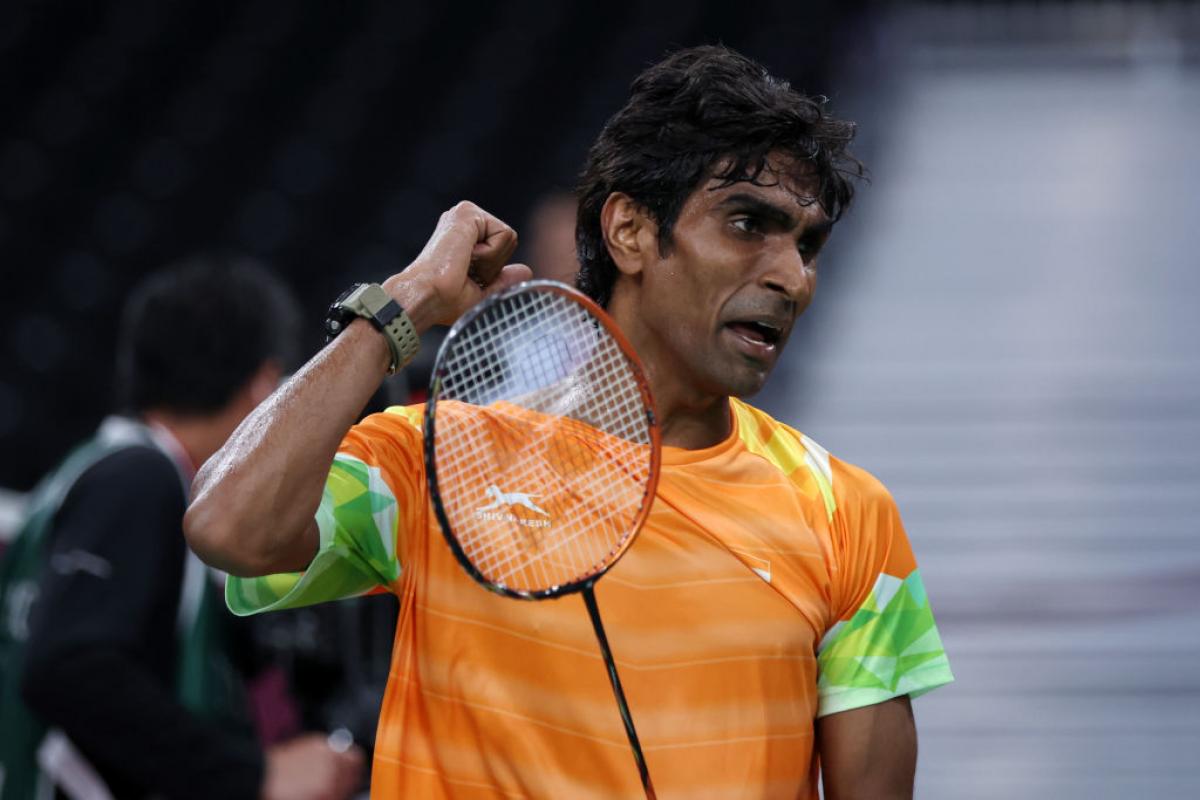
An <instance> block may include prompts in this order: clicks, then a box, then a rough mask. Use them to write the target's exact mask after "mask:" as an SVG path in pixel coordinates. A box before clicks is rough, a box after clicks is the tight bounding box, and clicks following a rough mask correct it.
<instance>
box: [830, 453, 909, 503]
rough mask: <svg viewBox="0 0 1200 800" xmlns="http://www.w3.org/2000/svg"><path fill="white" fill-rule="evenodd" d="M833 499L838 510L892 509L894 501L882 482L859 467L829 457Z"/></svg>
mask: <svg viewBox="0 0 1200 800" xmlns="http://www.w3.org/2000/svg"><path fill="white" fill-rule="evenodd" d="M829 467H830V472H831V474H832V475H833V479H832V481H833V490H834V497H835V499H836V500H837V503H838V506H839V507H840V508H845V509H847V510H853V509H856V508H859V509H861V508H864V507H875V508H879V507H892V506H895V504H896V501H895V500H894V499H893V498H892V493H891V492H890V491H888V488H887V486H885V485H884V484H883V481H881V480H879V478H877V477H875V475H873V474H871V473H870V472H868V471H867V470H865V469H863V468H862V467H860V466H857V465H855V464H851V463H850V462H848V461H843V460H842V459H840V458H836V457H834V456H830V457H829Z"/></svg>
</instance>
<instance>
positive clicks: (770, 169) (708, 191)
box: [688, 153, 828, 222]
mask: <svg viewBox="0 0 1200 800" xmlns="http://www.w3.org/2000/svg"><path fill="white" fill-rule="evenodd" d="M730 166H731V161H730V160H729V159H725V160H723V161H718V162H717V163H716V164H715V165H714V166H713V169H712V171H711V176H710V177H709V178H707V179H706V180H705V181H704V182H703V183H702V184H701V185H700V186H699V187H698V188H697V189H696V191H695V192H693V193H692V196H691V197H689V198H688V204H692V203H695V204H696V205H697V206H699V207H700V208H698V209H697V210H701V209H708V208H712V207H714V206H717V205H719V204H720V203H721V202H722V201H723V200H724V199H725V198H727V197H729V196H730V195H733V194H739V195H747V194H748V195H753V196H755V197H757V198H759V199H761V200H763V201H765V202H769V203H771V204H772V205H774V206H776V207H778V208H780V209H785V210H787V211H788V212H789V213H790V214H792V215H793V216H796V217H798V218H800V219H804V220H806V221H808V220H811V221H813V222H818V221H828V215H827V214H826V213H825V211H824V209H823V208H821V204H820V202H819V199H820V197H819V195H820V190H821V180H820V177H819V175H818V174H817V172H816V169H815V168H814V167H813V165H812V164H811V163H809V162H807V161H802V160H799V159H795V158H792V157H790V156H786V155H781V154H774V153H773V154H771V155H770V156H768V157H767V160H766V163H765V164H764V166H763V169H762V171H761V172H759V173H758V174H757V175H754V174H753V173H751V174H749V175H745V176H742V177H733V178H722V177H714V176H720V175H722V174H724V173H725V172H726V171H727V170H728V169H729V167H730Z"/></svg>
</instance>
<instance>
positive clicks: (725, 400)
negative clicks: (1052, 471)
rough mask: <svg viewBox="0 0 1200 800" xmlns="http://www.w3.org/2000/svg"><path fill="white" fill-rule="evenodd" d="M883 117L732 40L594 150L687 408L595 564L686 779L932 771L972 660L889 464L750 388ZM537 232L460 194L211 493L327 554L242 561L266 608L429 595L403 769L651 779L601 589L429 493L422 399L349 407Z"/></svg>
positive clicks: (204, 531)
mask: <svg viewBox="0 0 1200 800" xmlns="http://www.w3.org/2000/svg"><path fill="white" fill-rule="evenodd" d="M852 130H853V129H852V126H851V125H849V124H848V123H845V122H841V121H838V120H836V119H833V118H831V117H829V116H828V115H827V114H826V113H825V111H824V109H823V107H822V106H821V105H820V104H819V103H818V102H815V101H813V100H810V99H808V98H805V97H802V96H800V95H798V94H797V93H795V92H793V91H792V90H791V89H790V88H789V87H788V86H787V85H786V84H784V83H782V82H780V81H777V80H776V79H774V78H771V77H770V76H769V75H768V74H767V73H766V72H765V71H764V70H763V69H762V68H761V67H759V66H758V65H757V64H755V63H753V62H751V61H750V60H748V59H746V58H743V57H742V56H740V55H738V54H736V53H733V52H731V51H729V50H726V49H724V48H718V47H702V48H696V49H692V50H684V51H681V52H678V53H675V54H674V55H672V56H670V57H669V58H667V59H666V60H664V61H663V62H661V63H659V64H656V65H654V66H652V67H651V68H649V69H648V70H647V71H646V72H644V73H643V74H642V75H641V76H640V77H639V78H638V79H637V80H636V81H635V82H634V84H633V89H632V95H631V98H630V100H629V102H628V103H627V105H626V106H625V107H624V108H623V109H622V110H621V111H620V112H618V113H617V114H616V116H614V117H613V118H612V119H611V120H610V121H609V122H608V124H607V125H606V126H605V128H604V131H603V132H602V133H601V135H600V137H599V139H598V140H597V142H596V143H595V145H594V146H593V148H592V150H591V152H590V154H589V158H588V164H587V167H586V169H585V171H584V174H583V179H582V184H581V187H580V207H579V219H578V234H577V235H578V252H579V256H580V261H581V271H580V276H579V280H578V285H579V286H580V288H581V289H583V290H584V291H586V292H587V293H588V294H590V295H591V296H592V297H593V298H594V299H595V300H597V301H598V302H599V303H601V304H602V305H604V306H605V307H606V308H607V310H608V312H609V313H610V314H611V315H612V317H613V318H614V320H615V321H616V322H617V324H618V325H619V326H620V327H621V329H622V330H623V331H624V333H625V335H626V336H627V337H628V338H629V340H630V341H631V342H632V343H633V345H634V347H635V349H636V350H637V352H638V353H639V355H640V357H641V359H642V360H643V362H644V364H645V367H646V370H647V373H648V377H649V380H650V383H651V388H652V391H653V393H654V395H655V398H656V404H657V406H658V411H659V417H660V420H661V424H662V430H663V442H664V451H663V457H662V461H663V470H662V475H661V477H660V480H659V484H658V491H657V498H656V502H655V505H654V508H653V510H652V512H651V514H650V516H649V518H648V520H647V522H646V525H645V527H644V528H643V530H642V531H641V534H640V535H639V537H638V539H637V541H636V542H635V543H634V544H633V546H632V547H631V548H630V549H629V551H628V552H627V553H626V554H625V556H624V557H623V558H622V560H621V561H620V562H619V563H618V564H617V565H616V566H615V567H614V568H613V569H612V571H611V572H609V573H608V574H607V576H606V577H605V579H604V580H603V581H602V582H600V584H599V585H598V586H597V590H596V591H597V595H598V599H599V603H600V605H601V606H602V607H603V609H604V615H605V620H606V626H607V628H608V635H609V640H610V643H611V645H612V648H613V651H614V653H615V654H616V657H617V660H618V662H619V666H620V671H621V675H622V680H623V683H624V685H625V691H626V694H627V696H628V699H629V703H630V706H631V708H632V711H633V715H634V717H635V718H636V720H637V725H638V732H639V734H640V738H641V741H642V744H643V747H644V750H645V753H646V758H647V762H648V765H649V770H650V773H651V775H652V777H653V780H654V783H655V786H656V788H657V790H658V792H659V793H660V796H663V797H668V796H672V797H700V796H720V797H726V796H745V797H798V796H799V797H811V798H815V797H816V796H817V775H818V764H819V765H820V771H821V772H822V773H823V781H824V787H825V792H826V796H827V797H828V798H831V800H836V798H848V797H864V798H892V797H909V796H911V793H912V784H913V774H914V768H915V761H916V733H915V728H914V723H913V718H912V714H911V708H910V706H909V699H908V698H909V696H910V695H912V694H916V693H920V692H923V691H927V690H929V689H931V688H933V687H935V686H938V685H941V684H944V683H947V682H949V681H950V680H952V677H951V675H950V671H949V667H948V664H947V662H946V658H945V654H944V652H943V650H942V646H941V642H940V640H939V638H938V634H937V629H936V627H935V626H934V624H933V618H932V615H931V613H930V610H929V606H928V604H927V602H926V601H925V595H924V591H923V589H922V588H921V581H920V577H919V573H918V572H917V571H916V569H915V563H914V561H913V557H912V553H911V550H910V548H909V545H908V541H907V538H906V537H905V534H904V531H903V528H902V527H901V524H900V520H899V516H898V514H897V512H896V508H895V505H894V503H893V502H892V500H891V497H890V496H889V495H888V493H887V491H886V490H885V489H884V488H883V486H882V485H880V484H879V482H878V481H876V480H875V479H874V478H872V477H871V476H870V475H868V474H867V473H865V472H863V471H862V470H859V469H857V468H855V467H853V466H850V465H849V464H845V463H844V462H841V461H838V460H837V459H834V458H832V457H830V456H829V455H828V453H826V452H825V451H824V450H822V449H821V448H820V447H819V446H818V445H816V444H815V443H814V442H812V441H811V440H809V439H807V438H806V437H803V436H801V435H800V434H798V433H796V432H795V431H793V430H791V429H790V428H787V427H786V426H783V425H781V424H779V423H777V422H775V421H774V420H772V419H770V418H769V417H767V416H766V415H765V414H763V413H762V412H759V411H757V410H756V409H753V408H752V407H750V406H748V405H746V404H744V403H742V402H740V401H738V400H735V399H731V398H735V397H740V396H747V395H751V394H753V393H754V392H756V391H758V390H759V389H760V388H761V387H762V385H763V382H764V381H765V380H766V378H767V375H768V374H769V372H770V371H771V368H772V367H773V366H774V364H775V361H776V359H777V358H778V356H779V352H780V351H781V349H782V348H783V346H784V344H785V342H786V341H787V338H788V334H789V333H790V331H791V328H792V324H793V322H794V321H795V319H796V317H797V315H798V314H800V312H802V311H803V310H804V308H805V307H806V306H807V304H808V302H809V300H810V299H811V297H812V293H813V289H814V282H815V278H816V272H815V268H816V259H817V256H818V254H819V252H820V249H821V246H822V245H823V244H824V242H825V239H826V238H827V236H828V234H829V232H830V228H831V226H832V224H833V222H834V221H835V220H836V219H837V217H838V216H839V214H840V213H841V211H842V210H843V209H844V207H845V205H846V204H847V203H848V202H849V200H850V198H851V194H852V188H851V185H850V183H849V180H848V178H847V175H846V173H847V172H851V173H853V172H856V166H855V164H856V162H854V161H853V160H852V159H850V158H849V157H848V156H847V155H846V153H845V146H846V144H847V143H848V141H849V140H850V138H851V134H852ZM515 242H516V237H515V234H514V233H513V232H512V231H511V230H510V229H509V228H508V227H507V226H505V225H504V224H503V223H502V222H500V221H499V220H497V219H496V218H494V217H492V216H491V215H489V214H487V213H486V212H484V211H482V210H481V209H479V208H477V207H475V206H472V205H470V204H460V205H458V206H456V207H455V208H454V209H452V210H450V211H449V212H447V213H446V214H444V215H443V216H442V218H441V220H440V221H439V223H438V226H437V228H436V230H435V231H434V233H433V236H432V238H431V239H430V240H429V243H428V244H427V245H426V247H425V249H424V250H423V251H422V253H421V254H420V255H419V256H418V257H417V258H416V260H415V261H414V262H413V263H412V264H411V265H409V267H408V268H407V269H406V270H404V271H403V272H401V273H399V274H397V275H394V276H392V277H391V278H389V279H388V280H387V281H386V282H385V283H384V285H383V287H384V290H386V293H387V295H386V296H387V297H389V298H391V299H394V301H395V302H397V303H398V304H399V305H400V306H401V307H403V308H404V309H405V310H406V315H400V316H398V317H395V319H393V318H392V315H393V314H394V309H392V310H390V311H389V310H386V309H385V310H379V309H381V308H383V306H381V304H380V301H379V299H378V298H376V300H375V301H372V303H370V304H368V303H367V302H366V300H365V299H363V298H365V294H364V293H365V292H366V291H367V290H359V291H358V292H357V293H356V294H355V295H353V296H352V298H351V299H350V300H347V301H346V304H347V305H357V310H356V311H355V313H358V314H374V316H376V317H377V319H376V321H375V322H374V323H368V322H364V321H361V320H355V321H354V322H352V323H351V324H349V325H348V326H347V327H346V328H345V330H344V332H343V333H342V334H341V335H340V336H339V337H338V338H337V340H335V341H334V342H333V343H332V344H331V345H330V346H329V347H327V348H326V349H325V350H324V351H323V352H322V353H320V354H319V355H318V356H317V357H316V358H314V359H313V360H312V361H311V362H310V363H309V364H308V365H307V366H306V367H305V368H304V369H303V370H302V371H301V372H300V373H299V374H298V375H297V376H296V377H295V378H294V379H293V380H292V381H290V382H289V383H288V384H287V385H286V386H285V387H284V388H283V389H281V390H280V392H279V393H277V394H276V395H275V396H274V397H273V398H272V399H271V400H269V401H268V402H267V403H266V404H265V406H264V407H262V408H261V409H260V410H259V411H258V412H256V413H255V414H254V415H253V416H252V417H251V418H250V419H249V420H247V422H246V423H245V424H244V425H243V426H241V427H240V428H239V429H238V431H237V432H236V433H235V434H234V436H233V437H232V438H231V440H230V442H229V443H228V444H227V445H226V446H225V448H223V449H222V451H221V452H220V453H218V454H217V456H216V457H215V458H214V459H213V460H212V461H210V462H209V463H208V464H207V465H206V466H205V468H204V469H203V470H201V472H200V474H199V475H198V476H197V481H196V489H197V492H196V499H195V501H194V503H193V505H192V507H191V508H190V509H189V511H188V518H187V522H186V529H187V532H188V537H189V541H190V542H191V543H192V545H193V547H194V548H195V549H196V551H197V552H198V553H199V554H201V555H202V556H203V557H204V558H206V559H208V560H210V561H211V562H212V563H214V564H216V565H219V566H220V567H222V568H223V569H226V570H228V571H229V572H231V573H233V574H235V575H243V576H254V575H266V574H268V573H274V572H279V571H281V570H306V571H305V573H304V575H303V576H302V577H298V576H295V575H292V576H286V575H273V576H271V577H269V578H263V579H257V580H245V579H231V581H230V583H229V585H228V587H227V597H228V599H229V600H230V604H231V606H232V607H233V608H234V609H235V610H236V611H238V612H240V613H248V612H251V611H255V610H260V609H264V608H282V607H287V606H291V605H299V604H303V603H306V602H316V601H319V600H323V599H329V598H332V597H337V596H344V595H346V594H353V593H356V592H362V591H367V590H370V589H371V587H373V586H385V587H387V588H388V589H390V590H391V591H393V592H395V593H396V594H397V595H398V596H399V597H400V601H401V611H400V620H399V629H398V633H397V637H396V645H395V650H394V655H393V672H392V679H391V682H390V685H389V688H388V693H387V696H386V697H385V699H384V705H383V709H382V712H381V719H380V727H379V733H378V739H377V744H376V751H375V767H374V773H373V786H372V789H373V792H372V794H373V796H377V797H401V796H404V797H409V796H412V797H447V796H456V797H457V796H461V797H525V796H530V797H551V796H557V797H615V796H624V797H636V796H639V795H640V794H641V788H640V784H639V781H638V776H637V772H636V770H635V769H634V767H633V764H632V758H631V757H630V754H629V750H628V745H627V743H626V741H625V737H624V735H623V732H622V728H621V722H620V720H619V718H618V715H617V713H616V711H615V708H614V703H613V699H612V696H611V691H610V688H609V686H608V683H607V679H606V676H605V674H604V669H603V666H602V662H601V661H600V656H599V653H598V652H597V649H596V647H595V642H594V641H593V640H592V632H591V630H590V627H589V622H588V617H587V614H586V613H585V611H584V606H583V604H582V602H581V601H580V600H579V599H578V598H575V597H569V598H564V599H562V600H558V601H552V602H542V603H519V602H515V601H512V600H508V599H506V598H503V597H498V596H495V595H491V594H489V593H487V592H483V591H481V590H480V589H479V588H478V587H477V586H475V585H474V583H473V581H472V580H471V579H470V578H469V577H468V576H467V575H466V574H464V573H463V571H462V570H461V569H460V568H459V567H458V565H457V563H456V562H455V560H454V558H453V556H452V555H451V554H450V552H449V549H448V548H447V547H446V546H445V544H444V543H443V542H442V539H441V535H440V534H439V532H438V530H437V525H436V522H435V521H434V515H433V514H432V512H431V511H430V509H429V503H428V498H427V496H426V494H425V493H424V487H423V483H424V474H423V467H422V460H421V434H420V430H419V425H420V419H421V412H420V410H419V409H393V410H392V411H391V413H384V414H379V415H376V416H374V417H371V418H369V419H368V420H366V421H365V422H364V423H362V424H360V425H358V426H355V427H354V428H353V429H350V426H351V424H352V422H353V421H354V413H355V411H356V410H357V409H358V408H359V407H361V405H362V403H363V401H364V399H365V398H366V397H367V396H368V395H369V394H370V392H371V391H372V390H373V389H374V387H375V385H376V384H377V383H378V381H379V380H380V378H381V377H382V376H383V374H384V373H385V372H386V371H387V370H388V369H389V368H390V367H393V366H402V365H403V363H404V361H405V359H406V358H408V357H410V353H411V350H412V348H413V343H414V336H413V335H412V334H410V333H409V332H408V331H407V330H406V329H404V326H405V325H408V324H411V325H412V326H413V328H415V330H416V331H418V332H419V331H422V330H425V329H426V328H428V327H429V326H430V325H432V324H435V323H442V324H448V323H450V322H452V321H453V320H454V319H456V318H457V317H458V316H459V315H460V314H461V313H463V311H465V310H466V309H467V308H469V307H470V306H471V305H473V304H474V303H476V302H477V301H479V300H480V299H481V298H482V297H483V296H484V295H485V294H486V293H490V292H495V291H499V290H501V289H503V288H505V287H507V286H509V285H511V284H513V283H515V282H517V281H519V280H523V279H525V278H527V277H528V276H529V274H530V273H529V270H528V268H526V267H524V266H521V265H505V261H506V259H507V257H508V256H509V254H510V253H511V252H512V249H513V247H514V246H515ZM481 285H482V286H484V287H486V289H481V288H480V286H481ZM364 305H366V306H368V307H367V309H366V310H364V308H363V306H364ZM371 309H376V310H375V311H372V310H371ZM381 329H382V330H384V331H385V335H383V336H381V335H380V333H379V330H381ZM331 465H332V466H331ZM818 757H819V762H818Z"/></svg>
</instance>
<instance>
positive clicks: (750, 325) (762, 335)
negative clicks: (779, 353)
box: [726, 320, 783, 347]
mask: <svg viewBox="0 0 1200 800" xmlns="http://www.w3.org/2000/svg"><path fill="white" fill-rule="evenodd" d="M726 327H727V328H729V330H731V331H733V332H734V333H735V334H737V335H738V336H740V337H741V338H743V339H746V340H747V341H749V342H751V343H753V344H757V345H766V346H770V347H774V346H775V345H776V344H778V343H779V338H780V337H781V336H782V335H783V329H782V328H781V327H780V326H778V325H776V324H774V323H771V322H760V321H757V320H738V321H735V322H730V323H728V324H727V325H726Z"/></svg>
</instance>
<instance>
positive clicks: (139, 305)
mask: <svg viewBox="0 0 1200 800" xmlns="http://www.w3.org/2000/svg"><path fill="white" fill-rule="evenodd" d="M299 319H300V313H299V305H298V303H297V302H296V299H295V296H294V295H293V294H292V292H291V290H290V289H288V287H287V286H286V285H285V284H284V283H282V282H281V281H280V279H279V278H277V277H276V276H275V275H274V274H273V273H271V272H269V271H268V270H267V269H266V268H265V267H263V266H261V265H259V264H258V263H257V262H255V261H253V260H251V259H249V258H245V257H241V256H229V255H205V256H196V257H193V258H190V259H187V260H185V261H182V262H180V263H178V264H175V265H174V266H171V267H168V268H166V269H164V270H162V271H160V272H156V273H154V274H152V275H151V276H149V277H148V278H146V279H145V280H143V281H142V282H141V283H140V284H138V286H137V287H136V288H135V289H134V290H133V292H132V293H131V294H130V296H129V299H128V300H127V301H126V303H125V307H124V309H123V311H122V315H121V332H120V338H119V342H118V346H117V403H118V407H120V408H121V409H122V410H123V411H127V412H134V413H140V412H143V411H146V410H148V409H153V408H160V409H166V410H170V411H175V412H179V413H189V414H209V413H213V412H216V411H219V410H221V409H222V408H223V407H224V406H225V405H226V404H227V403H228V402H229V401H230V400H231V399H233V396H234V395H235V394H236V393H237V392H238V390H240V389H241V388H242V387H243V386H245V385H246V382H247V381H249V380H250V378H251V377H253V375H254V373H255V372H257V371H258V370H259V368H260V367H262V366H263V364H265V363H266V362H268V361H275V362H276V363H278V364H279V366H280V368H281V369H284V370H287V369H289V368H290V367H291V366H293V362H294V361H295V357H296V350H297V346H296V339H297V333H298V328H299Z"/></svg>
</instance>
